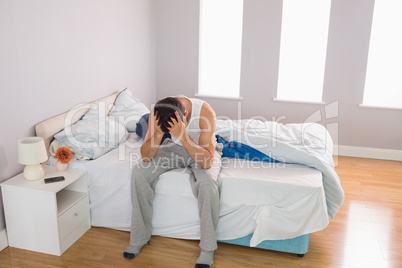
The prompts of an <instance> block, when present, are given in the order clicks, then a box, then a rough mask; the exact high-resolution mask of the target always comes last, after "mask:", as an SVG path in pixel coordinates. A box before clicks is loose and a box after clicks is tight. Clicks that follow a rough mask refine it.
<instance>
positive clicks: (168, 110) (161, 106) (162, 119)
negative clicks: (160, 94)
mask: <svg viewBox="0 0 402 268" xmlns="http://www.w3.org/2000/svg"><path fill="white" fill-rule="evenodd" d="M185 110H186V109H185V107H184V104H183V103H182V102H181V101H179V100H178V99H176V98H173V97H167V98H164V99H162V100H160V101H158V102H157V103H156V104H155V107H154V112H155V114H156V119H158V125H159V126H160V127H161V130H162V131H163V132H164V133H166V132H169V130H168V127H170V126H169V122H172V118H176V115H175V114H174V113H175V112H176V111H177V112H178V113H179V116H180V118H181V120H183V116H184V112H185Z"/></svg>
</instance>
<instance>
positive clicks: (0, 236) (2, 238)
mask: <svg viewBox="0 0 402 268" xmlns="http://www.w3.org/2000/svg"><path fill="white" fill-rule="evenodd" d="M6 247H8V239H7V231H6V229H3V230H1V231H0V251H2V250H3V249H5V248H6Z"/></svg>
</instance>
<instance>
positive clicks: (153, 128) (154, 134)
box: [141, 109, 164, 162]
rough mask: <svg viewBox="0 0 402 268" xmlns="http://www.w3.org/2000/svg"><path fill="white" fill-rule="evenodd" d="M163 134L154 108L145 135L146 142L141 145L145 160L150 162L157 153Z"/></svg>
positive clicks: (142, 155)
mask: <svg viewBox="0 0 402 268" xmlns="http://www.w3.org/2000/svg"><path fill="white" fill-rule="evenodd" d="M163 135H164V133H163V132H162V130H161V128H160V126H158V120H157V119H156V117H155V115H154V109H152V111H151V113H150V115H149V120H148V131H147V134H146V135H145V138H144V143H143V144H142V146H141V157H142V160H143V161H145V162H149V161H151V159H152V158H153V157H154V156H155V155H156V153H157V152H158V150H159V145H160V143H161V141H162V137H163Z"/></svg>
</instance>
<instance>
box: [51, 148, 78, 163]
mask: <svg viewBox="0 0 402 268" xmlns="http://www.w3.org/2000/svg"><path fill="white" fill-rule="evenodd" d="M54 157H55V158H56V159H57V161H60V162H61V163H63V164H67V163H68V162H70V160H71V158H73V153H72V152H71V150H70V149H69V148H67V147H60V148H59V149H57V151H56V153H55V155H54Z"/></svg>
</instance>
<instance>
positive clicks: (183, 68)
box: [155, 0, 402, 150]
mask: <svg viewBox="0 0 402 268" xmlns="http://www.w3.org/2000/svg"><path fill="white" fill-rule="evenodd" d="M155 3H156V29H157V41H156V43H157V76H156V85H157V86H156V88H157V89H156V92H157V95H156V97H157V99H160V98H163V97H164V96H170V95H176V94H178V93H182V94H185V95H188V96H190V97H193V96H194V94H195V93H197V91H198V39H199V37H198V32H199V30H198V27H199V21H198V20H199V1H198V0H156V2H155ZM373 6H374V0H355V1H350V0H337V1H332V13H331V19H330V29H329V41H328V55H327V69H326V77H325V85H324V93H323V100H324V101H325V102H326V103H327V104H330V103H332V102H334V101H338V116H337V117H335V118H332V119H328V120H325V119H326V117H328V116H327V115H326V114H325V106H324V105H316V104H299V103H283V102H274V101H273V98H275V97H276V87H277V77H278V64H279V45H280V27H281V13H282V1H276V0H244V19H243V23H244V26H243V35H244V37H243V50H242V53H243V55H242V74H241V89H240V91H241V92H240V95H241V97H242V98H243V100H242V101H241V102H238V101H234V100H223V99H212V98H205V100H207V101H208V102H209V103H210V104H211V105H212V107H213V108H214V109H215V110H216V112H217V115H227V116H230V117H232V118H236V119H237V118H239V116H238V115H239V110H238V105H241V111H240V118H250V117H252V116H263V117H265V118H267V119H275V120H277V119H278V118H286V119H283V120H281V121H280V122H281V123H294V122H296V123H299V122H304V121H305V120H307V119H308V118H309V117H310V115H312V114H314V113H316V112H317V111H318V113H319V114H321V116H322V118H323V119H324V120H320V121H318V122H319V123H322V124H324V125H327V124H331V123H334V124H338V131H339V132H338V133H339V137H338V138H336V137H335V139H338V143H339V144H340V145H348V146H358V147H371V148H383V149H395V150H402V124H401V118H402V111H401V110H381V109H368V108H359V107H358V105H359V104H360V103H362V100H363V90H364V80H365V71H366V62H367V54H368V45H369V38H370V29H371V20H372V13H373ZM239 103H240V104H239Z"/></svg>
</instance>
